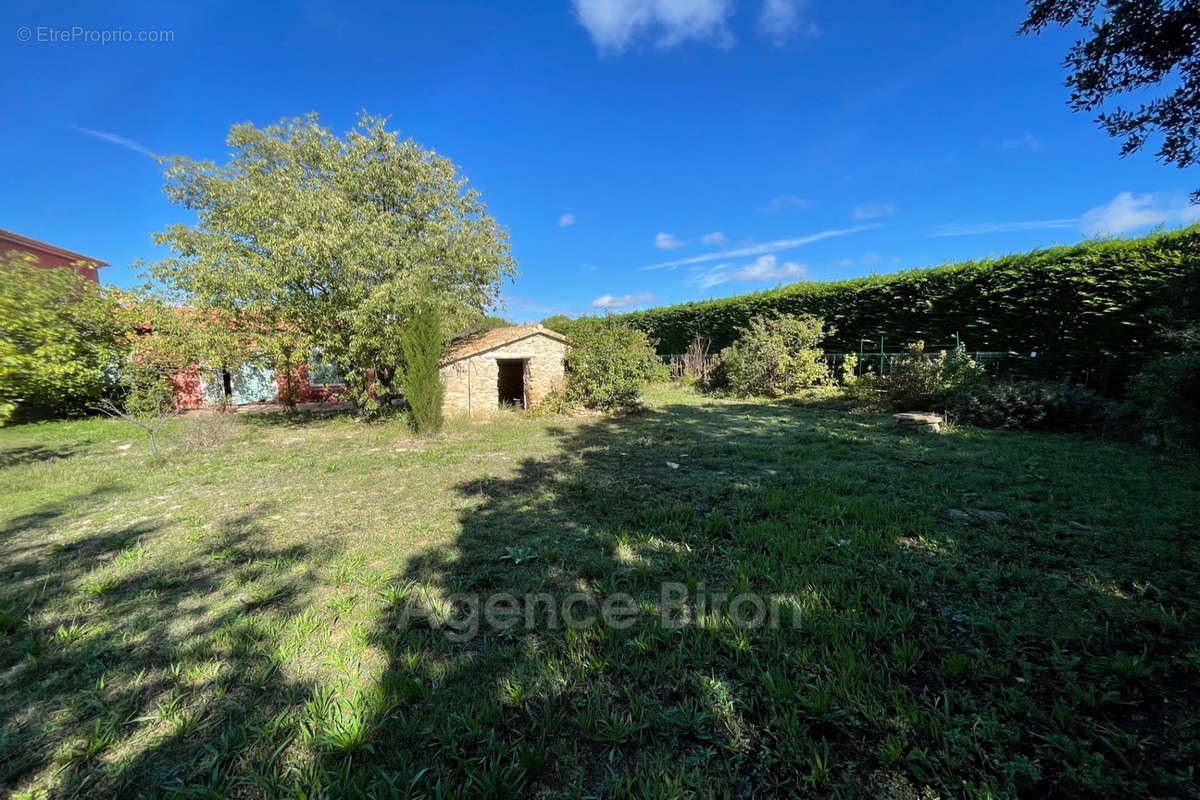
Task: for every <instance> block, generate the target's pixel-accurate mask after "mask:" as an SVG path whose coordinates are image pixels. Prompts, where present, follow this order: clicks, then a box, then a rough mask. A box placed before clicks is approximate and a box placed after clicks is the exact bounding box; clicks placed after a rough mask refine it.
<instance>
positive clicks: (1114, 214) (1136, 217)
mask: <svg viewBox="0 0 1200 800" xmlns="http://www.w3.org/2000/svg"><path fill="white" fill-rule="evenodd" d="M1197 220H1200V207H1197V206H1194V205H1192V204H1191V203H1189V202H1187V200H1185V199H1182V198H1180V199H1179V200H1176V201H1174V202H1170V201H1165V200H1163V199H1162V198H1160V197H1159V196H1158V195H1156V194H1133V193H1132V192H1121V193H1120V194H1119V195H1117V196H1116V197H1114V198H1113V199H1112V200H1111V201H1110V202H1108V203H1105V204H1104V205H1102V206H1096V207H1095V208H1093V209H1090V210H1089V211H1087V212H1086V213H1085V214H1084V215H1083V232H1084V233H1086V234H1087V235H1088V236H1115V235H1117V234H1120V233H1128V232H1129V231H1133V230H1137V229H1138V228H1149V227H1152V226H1156V225H1169V224H1184V225H1188V224H1191V223H1193V222H1196V221H1197Z"/></svg>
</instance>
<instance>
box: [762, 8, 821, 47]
mask: <svg viewBox="0 0 1200 800" xmlns="http://www.w3.org/2000/svg"><path fill="white" fill-rule="evenodd" d="M805 5H806V3H805V2H804V0H763V4H762V9H761V10H760V11H759V13H758V31H759V33H761V34H762V35H763V36H765V37H767V39H769V40H770V41H771V43H772V44H774V45H775V46H776V47H779V46H781V45H783V44H785V43H786V42H787V41H788V40H789V39H791V38H792V37H793V36H816V35H818V34H819V33H820V32H821V31H820V29H819V28H818V27H817V26H816V25H814V24H813V23H811V22H808V21H806V20H805V19H804V17H803V15H802V13H801V12H802V11H803V9H804V6H805Z"/></svg>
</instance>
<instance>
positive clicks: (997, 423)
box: [950, 381, 1113, 431]
mask: <svg viewBox="0 0 1200 800" xmlns="http://www.w3.org/2000/svg"><path fill="white" fill-rule="evenodd" d="M950 410H951V413H952V414H953V415H954V416H955V417H956V419H957V420H958V421H959V422H966V423H970V424H972V425H978V426H980V427H982V428H1009V429H1014V430H1042V431H1087V430H1095V429H1097V428H1101V427H1103V426H1104V425H1105V424H1106V423H1107V422H1108V421H1109V420H1111V419H1112V418H1113V408H1112V404H1111V403H1110V402H1109V401H1107V400H1105V399H1104V398H1103V397H1101V396H1099V395H1098V394H1096V393H1095V392H1092V391H1090V390H1089V389H1085V388H1084V387H1082V386H1077V385H1074V384H1069V383H1051V382H1046V381H1008V382H1001V383H992V384H975V385H973V386H971V387H969V388H967V389H965V390H963V391H962V392H960V393H959V394H958V395H956V396H955V397H954V398H952V399H951V400H950Z"/></svg>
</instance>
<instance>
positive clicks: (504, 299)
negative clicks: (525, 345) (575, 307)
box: [496, 294, 563, 319]
mask: <svg viewBox="0 0 1200 800" xmlns="http://www.w3.org/2000/svg"><path fill="white" fill-rule="evenodd" d="M496 310H498V311H500V310H503V311H505V312H506V313H508V314H509V315H510V316H516V317H520V318H523V319H528V318H529V317H530V316H534V315H540V316H549V315H551V314H560V313H563V310H562V308H561V307H560V306H556V305H549V304H547V303H543V302H540V301H538V300H533V299H531V298H528V297H520V296H518V295H511V294H503V295H501V296H500V303H499V304H498V306H497V309H496Z"/></svg>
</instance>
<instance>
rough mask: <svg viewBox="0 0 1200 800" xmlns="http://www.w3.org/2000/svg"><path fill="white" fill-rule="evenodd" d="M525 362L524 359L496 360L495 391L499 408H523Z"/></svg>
mask: <svg viewBox="0 0 1200 800" xmlns="http://www.w3.org/2000/svg"><path fill="white" fill-rule="evenodd" d="M525 362H526V359H524V358H501V359H497V361H496V366H497V368H498V370H499V375H498V377H497V379H496V389H497V391H498V393H499V401H500V405H501V406H511V407H514V408H525Z"/></svg>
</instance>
